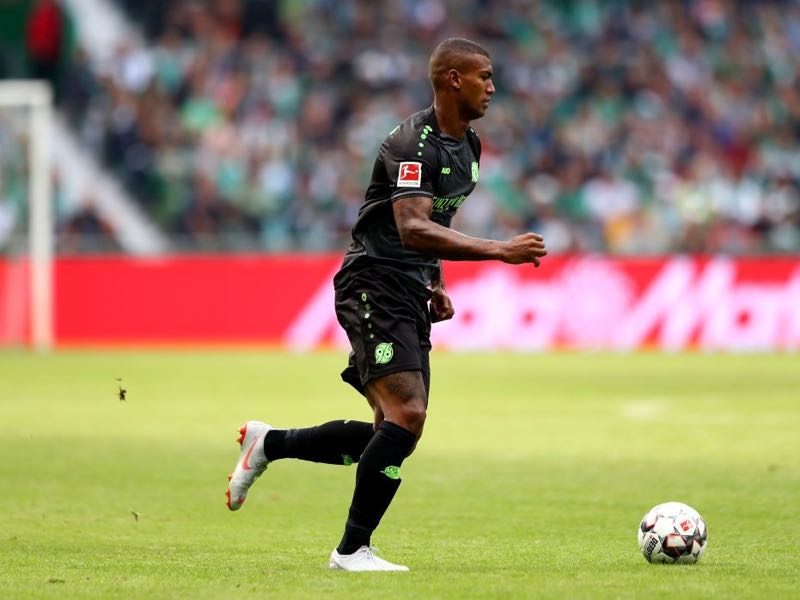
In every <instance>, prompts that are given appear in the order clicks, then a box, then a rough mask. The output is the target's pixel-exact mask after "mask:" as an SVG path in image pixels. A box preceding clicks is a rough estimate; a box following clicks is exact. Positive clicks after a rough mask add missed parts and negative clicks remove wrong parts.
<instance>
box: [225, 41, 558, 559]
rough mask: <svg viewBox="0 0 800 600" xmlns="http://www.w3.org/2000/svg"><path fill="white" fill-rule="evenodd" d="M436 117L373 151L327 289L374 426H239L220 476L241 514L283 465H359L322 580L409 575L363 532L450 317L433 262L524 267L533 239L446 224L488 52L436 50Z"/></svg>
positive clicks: (414, 425)
mask: <svg viewBox="0 0 800 600" xmlns="http://www.w3.org/2000/svg"><path fill="white" fill-rule="evenodd" d="M429 75H430V80H431V83H432V85H433V92H434V100H433V105H432V106H430V107H429V108H426V109H425V110H422V111H420V112H418V113H415V114H413V115H411V116H410V117H408V118H407V119H406V120H405V121H403V122H402V123H401V124H400V125H398V126H397V127H395V128H394V130H393V131H392V132H391V133H389V135H388V137H387V138H386V139H385V140H384V141H383V144H382V145H381V148H380V151H379V152H378V157H377V159H376V161H375V166H374V169H373V172H372V180H371V182H370V185H369V187H368V188H367V192H366V199H365V202H364V204H363V205H362V207H361V209H360V211H359V215H358V219H357V221H356V223H355V226H354V227H353V238H352V242H351V244H350V247H349V248H348V250H347V254H346V255H345V258H344V262H343V264H342V268H341V269H340V270H339V272H338V273H337V274H336V276H335V277H334V288H335V291H336V295H335V299H336V301H335V304H336V315H337V318H338V320H339V323H340V324H341V326H342V327H343V328H344V329H345V331H346V332H347V336H348V338H349V340H350V344H351V346H352V352H351V353H350V360H349V364H348V366H347V368H346V369H345V370H344V371H343V372H342V379H343V380H344V381H346V382H347V383H349V384H351V385H352V386H353V387H354V388H355V389H356V390H358V391H359V392H360V393H361V394H363V395H364V396H365V397H366V399H367V402H368V403H369V405H370V407H371V408H372V412H373V422H372V423H367V422H360V421H352V420H344V421H332V422H329V423H325V424H322V425H318V426H316V427H310V428H305V429H287V430H281V429H275V428H273V427H271V426H270V425H267V424H266V423H262V422H260V421H248V422H247V423H246V424H245V425H243V426H242V427H241V428H240V430H239V432H240V434H241V435H240V438H239V443H240V444H241V454H240V456H239V461H238V463H237V464H236V468H235V470H234V472H233V473H232V475H231V476H230V477H229V479H230V483H229V486H228V492H227V496H228V502H227V504H228V508H230V509H231V510H238V509H239V508H240V507H241V506H242V504H243V503H244V500H245V497H246V496H247V491H248V489H249V488H250V486H251V485H252V484H253V482H254V481H255V479H256V478H257V477H259V476H260V475H261V474H262V473H263V472H264V470H265V469H266V468H267V465H268V464H269V463H271V462H273V461H275V460H279V459H283V458H298V459H301V460H309V461H314V462H321V463H328V464H336V465H342V464H344V465H349V464H351V463H358V468H357V471H356V483H355V491H354V492H353V500H352V503H351V505H350V511H349V514H348V517H347V521H346V524H345V528H344V535H343V537H342V540H341V542H340V543H339V545H338V546H337V547H336V548H335V549H334V550H333V552H332V554H331V557H330V563H329V565H330V568H331V569H343V570H346V571H407V570H408V567H405V566H402V565H396V564H392V563H390V562H388V561H386V560H384V559H382V558H379V557H377V556H376V555H375V554H374V552H373V549H372V548H371V547H370V540H371V536H372V533H373V531H374V530H375V528H376V527H377V526H378V523H379V522H380V520H381V517H383V514H384V513H385V512H386V509H387V508H388V507H389V504H390V503H391V501H392V498H393V497H394V495H395V492H397V488H398V487H399V485H400V481H401V480H400V469H401V466H402V464H403V461H404V460H405V459H406V458H407V457H408V456H409V455H410V454H411V453H412V452H413V450H414V447H415V446H416V444H417V441H418V440H419V438H420V436H421V435H422V428H423V425H424V424H425V411H426V408H427V406H428V393H429V391H430V368H429V362H428V353H429V352H430V349H431V344H430V327H431V322H436V321H441V320H444V319H450V318H451V317H452V316H453V314H454V312H453V305H452V304H451V302H450V299H449V297H448V296H447V292H446V290H445V285H444V280H443V279H442V271H441V265H440V262H439V261H440V259H447V260H500V261H503V262H506V263H511V264H521V263H533V264H534V265H536V266H537V267H538V266H539V259H540V258H541V257H543V256H545V254H546V251H545V247H544V242H543V240H542V237H541V236H539V235H536V234H534V233H525V234H522V235H519V236H517V237H515V238H513V239H511V240H508V241H497V240H487V239H478V238H473V237H469V236H466V235H463V234H460V233H458V232H456V231H453V230H452V229H450V221H451V219H452V218H453V215H454V214H455V212H456V210H457V209H458V207H459V206H460V205H461V204H462V203H463V202H464V201H465V200H466V198H467V197H468V196H469V194H470V193H471V192H472V190H473V189H474V188H475V184H476V183H477V182H478V174H479V170H478V165H479V161H480V155H481V143H480V140H479V139H478V136H477V134H476V133H475V131H473V129H472V128H471V127H470V122H471V121H472V120H474V119H479V118H480V117H482V116H483V115H484V113H485V112H486V109H487V108H488V106H489V103H490V101H491V99H492V95H493V94H494V92H495V88H494V84H493V83H492V62H491V59H490V58H489V54H488V52H486V50H484V49H483V48H482V47H481V46H479V45H478V44H476V43H474V42H471V41H469V40H465V39H460V38H453V39H448V40H445V41H444V42H442V43H441V44H439V45H438V46H437V47H436V49H435V50H434V52H433V54H432V55H431V59H430V65H429Z"/></svg>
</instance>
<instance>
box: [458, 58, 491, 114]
mask: <svg viewBox="0 0 800 600" xmlns="http://www.w3.org/2000/svg"><path fill="white" fill-rule="evenodd" d="M492 75H493V71H492V61H491V60H490V59H489V58H487V57H486V56H483V55H481V54H474V55H473V57H472V60H471V61H470V63H469V66H468V67H467V68H466V69H465V70H464V72H463V73H461V97H462V100H463V104H462V110H463V111H464V112H465V113H466V114H465V116H466V117H467V119H468V120H472V119H480V118H481V117H482V116H483V115H484V114H485V113H486V109H487V108H488V107H489V102H490V101H491V99H492V95H493V94H494V92H495V90H494V83H492Z"/></svg>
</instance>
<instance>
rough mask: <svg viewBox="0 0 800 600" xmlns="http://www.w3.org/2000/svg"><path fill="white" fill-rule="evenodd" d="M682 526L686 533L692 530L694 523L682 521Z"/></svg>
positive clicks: (687, 520)
mask: <svg viewBox="0 0 800 600" xmlns="http://www.w3.org/2000/svg"><path fill="white" fill-rule="evenodd" d="M680 526H681V529H683V530H684V531H689V530H690V529H691V528H692V522H691V521H689V519H686V520H685V521H681V523H680Z"/></svg>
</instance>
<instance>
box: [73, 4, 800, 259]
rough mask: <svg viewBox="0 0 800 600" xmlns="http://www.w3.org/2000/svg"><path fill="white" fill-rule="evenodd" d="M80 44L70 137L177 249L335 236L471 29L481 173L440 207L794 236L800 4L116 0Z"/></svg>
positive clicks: (621, 246)
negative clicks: (481, 80)
mask: <svg viewBox="0 0 800 600" xmlns="http://www.w3.org/2000/svg"><path fill="white" fill-rule="evenodd" d="M118 4H119V5H120V6H121V7H123V8H124V9H125V10H126V11H127V12H128V14H129V15H130V16H131V18H133V19H135V20H136V21H137V22H138V23H140V24H141V26H142V28H143V31H145V33H146V35H147V36H148V39H149V42H148V43H147V44H146V45H144V46H143V45H139V44H137V43H135V42H134V41H132V40H121V41H120V44H119V46H118V48H117V49H116V52H115V57H114V59H113V60H112V61H109V62H108V63H107V64H103V65H97V64H90V61H89V60H88V58H87V57H86V56H85V55H84V54H83V53H81V52H80V51H78V52H77V54H76V56H75V59H74V60H73V61H72V65H71V67H70V70H69V72H68V74H67V76H66V77H65V78H64V80H63V82H64V83H63V88H62V90H61V98H62V107H63V109H64V110H66V111H67V114H69V116H70V118H71V120H72V122H73V123H75V124H76V127H77V131H78V133H79V136H80V137H81V140H82V141H83V142H84V143H85V144H87V145H89V146H90V147H92V148H94V149H95V151H96V152H97V153H98V154H99V155H101V156H103V158H104V159H105V161H107V164H108V165H109V166H110V168H112V169H113V170H114V171H115V172H116V173H117V174H118V175H119V177H120V178H121V179H122V180H123V181H124V183H125V185H126V186H127V187H128V189H129V190H130V191H131V192H132V193H133V195H134V196H135V197H136V198H137V199H138V200H139V201H140V202H141V203H142V205H143V206H144V207H145V208H146V210H147V212H148V213H149V214H150V215H151V216H152V218H153V219H154V220H155V221H156V222H158V223H159V224H160V225H161V226H162V227H163V228H164V230H165V231H167V232H169V233H171V234H175V235H176V238H177V239H181V240H183V243H182V247H183V248H184V249H202V250H237V249H241V250H251V249H265V250H272V251H281V250H330V249H341V248H343V247H344V246H345V245H346V244H347V240H348V237H349V230H350V227H351V225H352V223H353V222H354V220H355V216H356V214H357V211H358V208H359V206H360V205H361V203H362V201H363V193H364V190H365V187H366V184H367V182H368V179H369V175H370V172H371V169H372V166H373V160H374V155H375V152H376V150H377V148H378V146H379V144H380V142H381V140H382V139H383V138H384V137H385V136H386V135H387V134H388V132H389V131H390V130H391V129H393V128H394V126H395V125H396V124H397V123H399V122H400V121H401V120H402V119H403V118H405V117H406V116H407V115H408V114H410V113H412V112H415V111H417V110H419V109H421V108H424V107H426V106H428V105H429V104H430V102H431V97H432V95H431V89H430V84H429V82H428V80H427V61H428V57H429V55H430V52H431V50H432V49H433V47H434V46H435V45H436V44H437V43H438V42H439V41H440V40H442V39H444V38H446V37H450V36H459V37H468V38H471V39H474V40H476V41H479V42H481V43H482V44H484V45H485V46H486V47H487V49H488V50H489V51H490V53H491V55H492V59H493V63H494V67H495V85H496V87H497V94H496V96H495V100H494V101H493V102H492V105H491V107H490V109H489V111H488V113H487V116H486V117H485V118H483V119H481V120H480V121H477V122H475V123H474V126H475V129H476V130H477V131H478V133H479V134H480V136H481V139H482V142H483V149H484V151H483V158H482V164H481V183H480V184H479V186H478V188H477V189H476V191H475V192H474V194H473V195H472V196H471V197H470V198H469V199H468V200H467V202H466V203H464V205H463V206H462V207H461V209H460V212H459V215H458V218H457V222H456V223H455V225H454V226H455V227H457V228H459V229H461V230H462V231H465V232H466V233H470V234H474V235H481V236H488V237H493V238H508V237H511V236H513V235H516V234H517V233H519V232H521V231H524V230H533V231H538V232H541V233H543V234H544V235H545V238H546V240H547V243H548V246H549V248H551V249H552V251H554V252H570V251H589V252H593V251H597V252H613V253H626V254H633V253H635V254H647V253H661V252H673V251H681V252H684V251H685V252H731V253H759V252H798V251H800V2H797V1H783V2H781V1H771V2H734V1H724V0H694V1H688V0H687V1H683V2H678V1H676V2H635V1H622V0H576V1H575V2H560V1H558V0H551V1H542V2H529V1H527V0H497V1H493V0H393V1H391V2H389V1H385V2H380V1H374V0H303V1H298V0H283V1H280V0H275V1H266V0H261V1H259V0H251V1H249V2H247V1H244V2H243V1H240V0H216V1H207V2H199V1H197V0H171V1H165V2H159V3H142V2H138V1H134V0H118Z"/></svg>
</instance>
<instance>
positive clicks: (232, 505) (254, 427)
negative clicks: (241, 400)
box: [225, 421, 272, 510]
mask: <svg viewBox="0 0 800 600" xmlns="http://www.w3.org/2000/svg"><path fill="white" fill-rule="evenodd" d="M271 429H272V427H271V426H270V425H267V424H266V423H262V422H261V421H248V422H247V423H245V424H244V425H242V426H241V427H240V428H239V439H237V440H236V441H237V442H239V445H240V446H241V447H242V451H241V452H240V453H239V462H237V463H236V468H235V469H234V470H233V473H231V474H230V475H228V491H227V492H225V495H226V496H227V498H228V501H227V503H226V504H227V505H228V508H229V509H231V510H239V509H240V508H241V507H242V504H244V499H245V498H247V490H249V489H250V486H251V485H253V482H254V481H255V480H256V478H258V477H259V476H260V475H261V474H262V473H263V472H264V471H265V470H266V469H267V465H268V464H269V461H268V460H267V457H266V456H265V455H264V437H265V436H266V435H267V433H268V432H269V431H270V430H271Z"/></svg>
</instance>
